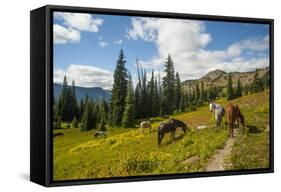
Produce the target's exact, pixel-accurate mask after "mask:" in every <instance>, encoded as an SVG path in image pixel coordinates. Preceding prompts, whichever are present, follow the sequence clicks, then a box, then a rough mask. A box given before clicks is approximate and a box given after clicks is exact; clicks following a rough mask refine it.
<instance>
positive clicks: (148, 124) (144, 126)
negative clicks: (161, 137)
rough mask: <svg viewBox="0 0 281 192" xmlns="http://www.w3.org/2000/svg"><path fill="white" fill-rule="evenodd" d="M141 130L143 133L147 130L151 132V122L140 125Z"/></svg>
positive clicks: (143, 122)
mask: <svg viewBox="0 0 281 192" xmlns="http://www.w3.org/2000/svg"><path fill="white" fill-rule="evenodd" d="M140 128H141V130H142V132H144V130H145V129H148V130H149V131H150V130H151V128H152V127H151V122H150V121H142V122H141V123H140Z"/></svg>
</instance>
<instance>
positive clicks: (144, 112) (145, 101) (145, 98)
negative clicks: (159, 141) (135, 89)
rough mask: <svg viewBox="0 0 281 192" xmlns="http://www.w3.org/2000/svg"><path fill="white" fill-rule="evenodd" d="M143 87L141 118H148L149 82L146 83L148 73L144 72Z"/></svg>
mask: <svg viewBox="0 0 281 192" xmlns="http://www.w3.org/2000/svg"><path fill="white" fill-rule="evenodd" d="M141 74H142V84H141V85H142V87H141V100H140V104H141V108H140V112H141V118H146V117H148V116H149V114H148V113H147V112H148V95H147V82H146V71H144V72H143V71H142V73H141Z"/></svg>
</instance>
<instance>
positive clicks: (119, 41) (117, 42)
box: [114, 39, 123, 45]
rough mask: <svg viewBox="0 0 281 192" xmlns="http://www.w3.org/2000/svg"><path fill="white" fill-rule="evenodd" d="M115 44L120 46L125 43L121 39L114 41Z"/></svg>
mask: <svg viewBox="0 0 281 192" xmlns="http://www.w3.org/2000/svg"><path fill="white" fill-rule="evenodd" d="M114 43H115V44H119V45H120V44H122V43H123V41H122V40H121V39H119V40H117V41H114Z"/></svg>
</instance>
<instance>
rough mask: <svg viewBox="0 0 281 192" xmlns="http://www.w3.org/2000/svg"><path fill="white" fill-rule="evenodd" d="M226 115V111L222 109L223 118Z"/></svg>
mask: <svg viewBox="0 0 281 192" xmlns="http://www.w3.org/2000/svg"><path fill="white" fill-rule="evenodd" d="M224 114H225V109H224V108H222V115H221V116H222V117H223V116H224Z"/></svg>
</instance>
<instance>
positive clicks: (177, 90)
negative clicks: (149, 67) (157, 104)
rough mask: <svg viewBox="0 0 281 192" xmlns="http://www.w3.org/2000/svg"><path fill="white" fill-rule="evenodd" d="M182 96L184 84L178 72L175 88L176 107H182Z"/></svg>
mask: <svg viewBox="0 0 281 192" xmlns="http://www.w3.org/2000/svg"><path fill="white" fill-rule="evenodd" d="M181 97H182V86H181V80H180V76H179V73H178V72H177V73H176V88H175V105H176V109H177V110H179V109H180V102H181Z"/></svg>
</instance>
